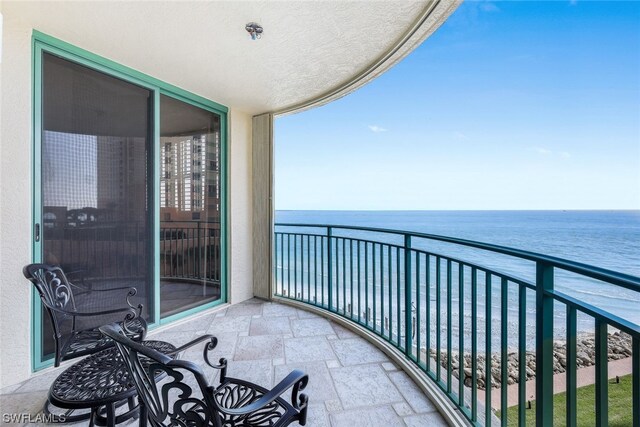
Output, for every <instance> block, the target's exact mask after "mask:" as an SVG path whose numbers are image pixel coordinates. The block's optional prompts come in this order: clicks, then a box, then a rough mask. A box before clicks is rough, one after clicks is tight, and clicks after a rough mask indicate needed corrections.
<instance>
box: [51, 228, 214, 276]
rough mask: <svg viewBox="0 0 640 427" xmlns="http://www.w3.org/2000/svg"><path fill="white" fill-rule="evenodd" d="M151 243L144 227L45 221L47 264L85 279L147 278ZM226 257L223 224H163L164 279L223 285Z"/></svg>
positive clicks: (162, 254) (161, 272) (161, 263)
mask: <svg viewBox="0 0 640 427" xmlns="http://www.w3.org/2000/svg"><path fill="white" fill-rule="evenodd" d="M151 239H152V236H151V234H150V233H149V231H148V228H147V227H146V226H145V224H143V223H136V222H99V223H73V224H69V223H61V222H45V224H44V229H43V243H44V262H46V263H50V264H55V265H62V267H63V268H64V269H65V270H66V271H71V272H77V273H78V274H77V276H78V277H80V278H81V279H82V280H90V279H96V278H99V279H115V278H136V277H138V278H140V277H145V276H146V275H147V274H148V271H149V251H150V248H151V244H150V241H151ZM220 255H221V253H220V223H219V222H207V221H193V222H191V221H184V222H182V221H180V222H179V221H162V222H161V224H160V276H161V277H162V278H171V279H198V280H206V281H210V282H219V281H220V262H221V261H220V260H221V257H220Z"/></svg>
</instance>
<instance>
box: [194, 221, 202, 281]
mask: <svg viewBox="0 0 640 427" xmlns="http://www.w3.org/2000/svg"><path fill="white" fill-rule="evenodd" d="M200 244H201V241H200V221H198V255H196V277H197V278H198V279H201V278H202V276H200V256H201V255H202V250H201V247H200ZM193 253H194V255H195V253H196V251H195V250H194V251H193Z"/></svg>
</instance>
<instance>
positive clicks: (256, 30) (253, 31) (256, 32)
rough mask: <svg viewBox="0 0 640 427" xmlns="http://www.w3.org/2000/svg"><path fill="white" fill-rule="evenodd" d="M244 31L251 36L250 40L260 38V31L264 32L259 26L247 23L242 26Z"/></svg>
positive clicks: (254, 23)
mask: <svg viewBox="0 0 640 427" xmlns="http://www.w3.org/2000/svg"><path fill="white" fill-rule="evenodd" d="M244 29H245V30H247V32H248V33H249V35H250V36H251V40H255V39H260V38H262V31H264V30H263V29H262V27H261V26H260V24H258V23H256V22H249V23H248V24H247V25H245V26H244Z"/></svg>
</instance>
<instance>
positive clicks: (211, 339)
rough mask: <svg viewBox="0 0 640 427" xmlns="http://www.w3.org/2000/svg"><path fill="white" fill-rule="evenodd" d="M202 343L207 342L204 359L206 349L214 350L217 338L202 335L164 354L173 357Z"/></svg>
mask: <svg viewBox="0 0 640 427" xmlns="http://www.w3.org/2000/svg"><path fill="white" fill-rule="evenodd" d="M203 341H209V342H208V343H207V345H206V346H205V357H206V354H207V350H208V349H210V350H213V349H214V348H215V346H216V345H218V338H216V337H214V336H213V335H202V336H200V337H198V338H196V339H194V340H193V341H190V342H188V343H186V344H184V345H182V346H180V347H178V348H176V349H175V350H173V351H171V352H169V353H165V354H167V355H168V356H174V355H176V354H178V353H182V352H183V351H184V350H186V349H188V348H191V347H193V346H194V345H196V344H199V343H201V342H203Z"/></svg>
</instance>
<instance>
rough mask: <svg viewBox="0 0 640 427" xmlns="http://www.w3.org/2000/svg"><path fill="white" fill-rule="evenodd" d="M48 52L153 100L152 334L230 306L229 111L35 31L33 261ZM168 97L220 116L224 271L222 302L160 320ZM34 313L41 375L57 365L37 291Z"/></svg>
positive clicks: (38, 245)
mask: <svg viewBox="0 0 640 427" xmlns="http://www.w3.org/2000/svg"><path fill="white" fill-rule="evenodd" d="M44 52H47V53H51V54H54V55H56V56H59V57H61V58H64V59H66V60H69V61H72V62H75V63H77V64H80V65H83V66H85V67H88V68H91V69H94V70H96V71H99V72H102V73H105V74H108V75H110V76H113V77H116V78H119V79H121V80H124V81H127V82H129V83H133V84H135V85H138V86H141V87H143V88H145V89H148V90H150V91H151V92H152V94H153V124H152V128H153V138H152V146H153V159H154V176H153V186H154V187H153V188H154V191H153V200H154V203H153V206H154V209H153V210H152V211H151V212H150V216H151V218H149V219H150V222H151V225H152V228H154V239H153V240H152V245H153V250H152V253H153V254H154V259H155V261H154V265H153V280H154V283H153V289H154V307H153V311H152V321H151V322H150V324H149V327H150V329H154V328H156V327H158V326H160V325H164V324H167V323H170V322H173V321H175V320H178V319H181V318H183V317H185V316H189V315H191V314H193V313H196V312H199V311H202V310H206V309H208V308H211V307H214V306H216V305H219V304H222V303H225V302H226V298H227V277H228V275H227V250H228V245H227V200H228V199H227V170H228V168H227V132H228V111H229V110H228V108H227V107H225V106H224V105H221V104H218V103H216V102H213V101H211V100H208V99H206V98H203V97H201V96H199V95H196V94H193V93H191V92H188V91H186V90H184V89H181V88H179V87H177V86H174V85H171V84H169V83H165V82H163V81H161V80H158V79H156V78H154V77H151V76H148V75H146V74H144V73H141V72H139V71H136V70H134V69H132V68H129V67H126V66H124V65H121V64H118V63H116V62H113V61H111V60H109V59H106V58H103V57H101V56H99V55H96V54H94V53H91V52H88V51H86V50H84V49H81V48H78V47H76V46H73V45H71V44H69V43H67V42H64V41H62V40H59V39H56V38H54V37H51V36H48V35H46V34H43V33H41V32H39V31H36V30H34V31H33V35H32V61H31V64H32V70H31V71H32V72H31V75H32V96H33V97H32V105H33V110H32V111H33V116H32V124H33V128H32V159H33V161H32V170H31V177H32V197H33V203H32V219H33V222H32V236H31V241H32V242H33V252H32V260H33V262H41V260H42V239H39V241H35V224H42V206H41V203H42V187H41V183H42V181H41V170H42V169H41V168H42V150H41V149H42V55H43V53H44ZM161 94H162V95H167V96H170V97H173V98H175V99H178V100H180V101H183V102H185V103H188V104H191V105H194V106H196V107H198V108H202V109H204V110H207V111H210V112H212V113H215V114H218V115H219V116H220V157H221V162H220V163H221V164H220V187H221V188H220V196H221V197H220V199H221V200H220V205H221V206H220V246H221V257H220V269H221V277H220V284H221V289H220V291H221V298H220V299H219V300H217V301H212V302H209V303H206V304H203V305H201V306H198V307H194V308H192V309H189V310H186V311H183V312H181V313H178V314H174V315H172V316H168V317H165V318H161V316H160V263H159V260H160V203H159V200H160V168H159V165H160V95H161ZM31 299H32V304H31V307H32V312H31V360H32V369H33V371H37V370H40V369H43V368H46V367H49V366H52V365H53V359H52V358H46V359H45V358H43V355H42V347H41V343H42V327H41V325H42V305H41V302H40V298H39V297H38V295H37V293H36V291H35V289H33V290H32V296H31Z"/></svg>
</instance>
